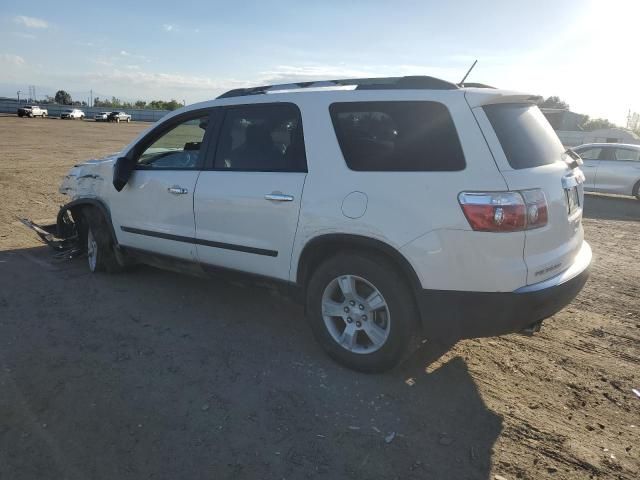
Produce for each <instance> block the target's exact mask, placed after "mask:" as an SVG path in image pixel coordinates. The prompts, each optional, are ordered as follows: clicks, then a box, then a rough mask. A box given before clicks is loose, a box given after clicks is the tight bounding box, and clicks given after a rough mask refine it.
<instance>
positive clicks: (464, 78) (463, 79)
mask: <svg viewBox="0 0 640 480" xmlns="http://www.w3.org/2000/svg"><path fill="white" fill-rule="evenodd" d="M476 63H478V60H477V59H476V60H474V62H473V65H471V67H470V68H469V70H467V73H465V75H464V77H462V80H460V83H458V86H459V87H461V86H462V85H463V84H464V81H465V80H466V79H467V77H468V76H469V74H470V73H471V70H473V67H475V66H476Z"/></svg>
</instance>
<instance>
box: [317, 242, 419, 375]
mask: <svg viewBox="0 0 640 480" xmlns="http://www.w3.org/2000/svg"><path fill="white" fill-rule="evenodd" d="M343 275H353V276H356V277H360V278H361V279H364V280H366V282H369V283H370V284H371V285H373V286H374V287H375V288H376V289H377V290H378V291H379V292H380V293H381V294H382V296H383V297H384V300H385V302H386V305H387V307H388V311H389V318H390V320H389V322H388V327H387V328H388V336H387V338H386V340H385V341H384V343H383V344H382V346H381V347H379V348H378V349H377V350H375V351H373V352H371V353H354V352H352V351H350V350H348V349H346V348H345V347H343V346H342V345H341V344H340V343H339V342H338V341H337V340H336V339H334V336H333V335H332V334H331V333H330V331H329V329H328V327H327V325H326V324H325V321H324V317H323V312H322V299H323V294H324V292H325V289H326V288H328V287H329V285H330V284H331V282H332V281H333V280H334V279H336V278H339V277H340V276H343ZM306 292H307V293H306V312H307V318H308V320H309V323H310V325H311V329H312V330H313V333H314V335H315V337H316V339H317V340H318V342H319V343H320V345H321V346H322V347H323V348H324V349H325V350H326V351H327V353H328V354H329V356H331V358H333V359H334V360H336V361H337V362H338V363H340V364H342V365H344V366H346V367H348V368H351V369H353V370H357V371H360V372H366V373H376V372H383V371H385V370H389V369H391V368H393V367H394V366H396V365H397V364H398V363H400V362H401V361H402V360H403V359H404V358H405V357H406V356H408V355H409V354H410V353H411V347H412V346H413V345H415V344H417V342H414V340H415V339H416V337H417V333H418V332H419V329H418V325H419V321H418V312H417V308H416V306H415V301H414V298H413V295H412V293H411V290H410V286H409V283H408V282H407V281H406V279H405V278H404V276H403V275H402V274H401V273H399V272H398V270H397V269H396V268H395V267H394V265H393V264H392V263H391V262H389V261H388V260H386V259H385V258H384V257H379V256H376V255H367V254H362V253H358V252H343V253H339V254H337V255H336V256H334V257H331V258H329V259H327V260H326V261H324V262H323V263H322V264H320V266H319V267H318V268H317V269H316V270H315V271H314V272H313V274H312V276H311V278H310V280H309V282H308V284H307V289H306ZM354 309H355V308H354ZM355 315H357V313H356V314H355ZM348 320H349V318H348ZM370 320H372V319H370ZM338 323H339V322H338ZM359 323H361V324H362V322H359ZM345 325H346V324H345ZM358 335H360V334H356V338H362V337H359V336H358ZM365 339H366V336H365Z"/></svg>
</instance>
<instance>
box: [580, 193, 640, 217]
mask: <svg viewBox="0 0 640 480" xmlns="http://www.w3.org/2000/svg"><path fill="white" fill-rule="evenodd" d="M583 216H584V218H594V219H600V220H628V221H629V220H630V221H635V222H638V221H640V201H638V200H636V199H635V198H632V197H619V196H614V195H601V194H595V193H591V194H590V193H587V194H585V196H584V210H583Z"/></svg>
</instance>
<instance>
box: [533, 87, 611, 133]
mask: <svg viewBox="0 0 640 480" xmlns="http://www.w3.org/2000/svg"><path fill="white" fill-rule="evenodd" d="M538 106H539V107H540V108H558V109H560V110H569V109H570V108H569V104H568V103H567V102H565V101H564V100H562V99H561V98H560V97H557V96H551V97H547V98H545V99H544V100H543V101H542V102H540V103H538ZM576 115H578V117H579V118H578V126H579V127H580V128H582V130H584V131H587V132H592V131H593V130H598V129H600V128H616V127H617V125H616V124H615V123H612V122H610V121H609V120H607V119H606V118H589V115H583V114H576Z"/></svg>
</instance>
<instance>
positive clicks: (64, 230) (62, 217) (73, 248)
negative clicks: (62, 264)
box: [18, 207, 82, 259]
mask: <svg viewBox="0 0 640 480" xmlns="http://www.w3.org/2000/svg"><path fill="white" fill-rule="evenodd" d="M18 220H20V222H22V224H23V225H24V226H25V227H28V228H30V229H31V230H33V231H34V232H36V234H37V235H38V237H39V238H40V240H42V242H43V243H45V244H47V245H49V246H50V247H51V248H52V249H53V250H54V251H55V254H54V256H55V257H56V258H60V259H63V258H65V259H71V258H75V257H77V256H79V255H80V254H82V248H81V246H80V245H81V243H80V233H79V231H78V224H77V223H76V222H74V221H73V218H72V216H71V213H70V212H69V210H68V209H64V207H63V209H61V210H60V212H59V213H58V221H57V223H55V224H53V225H38V224H37V223H35V222H33V221H31V220H29V219H28V218H19V219H18Z"/></svg>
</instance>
